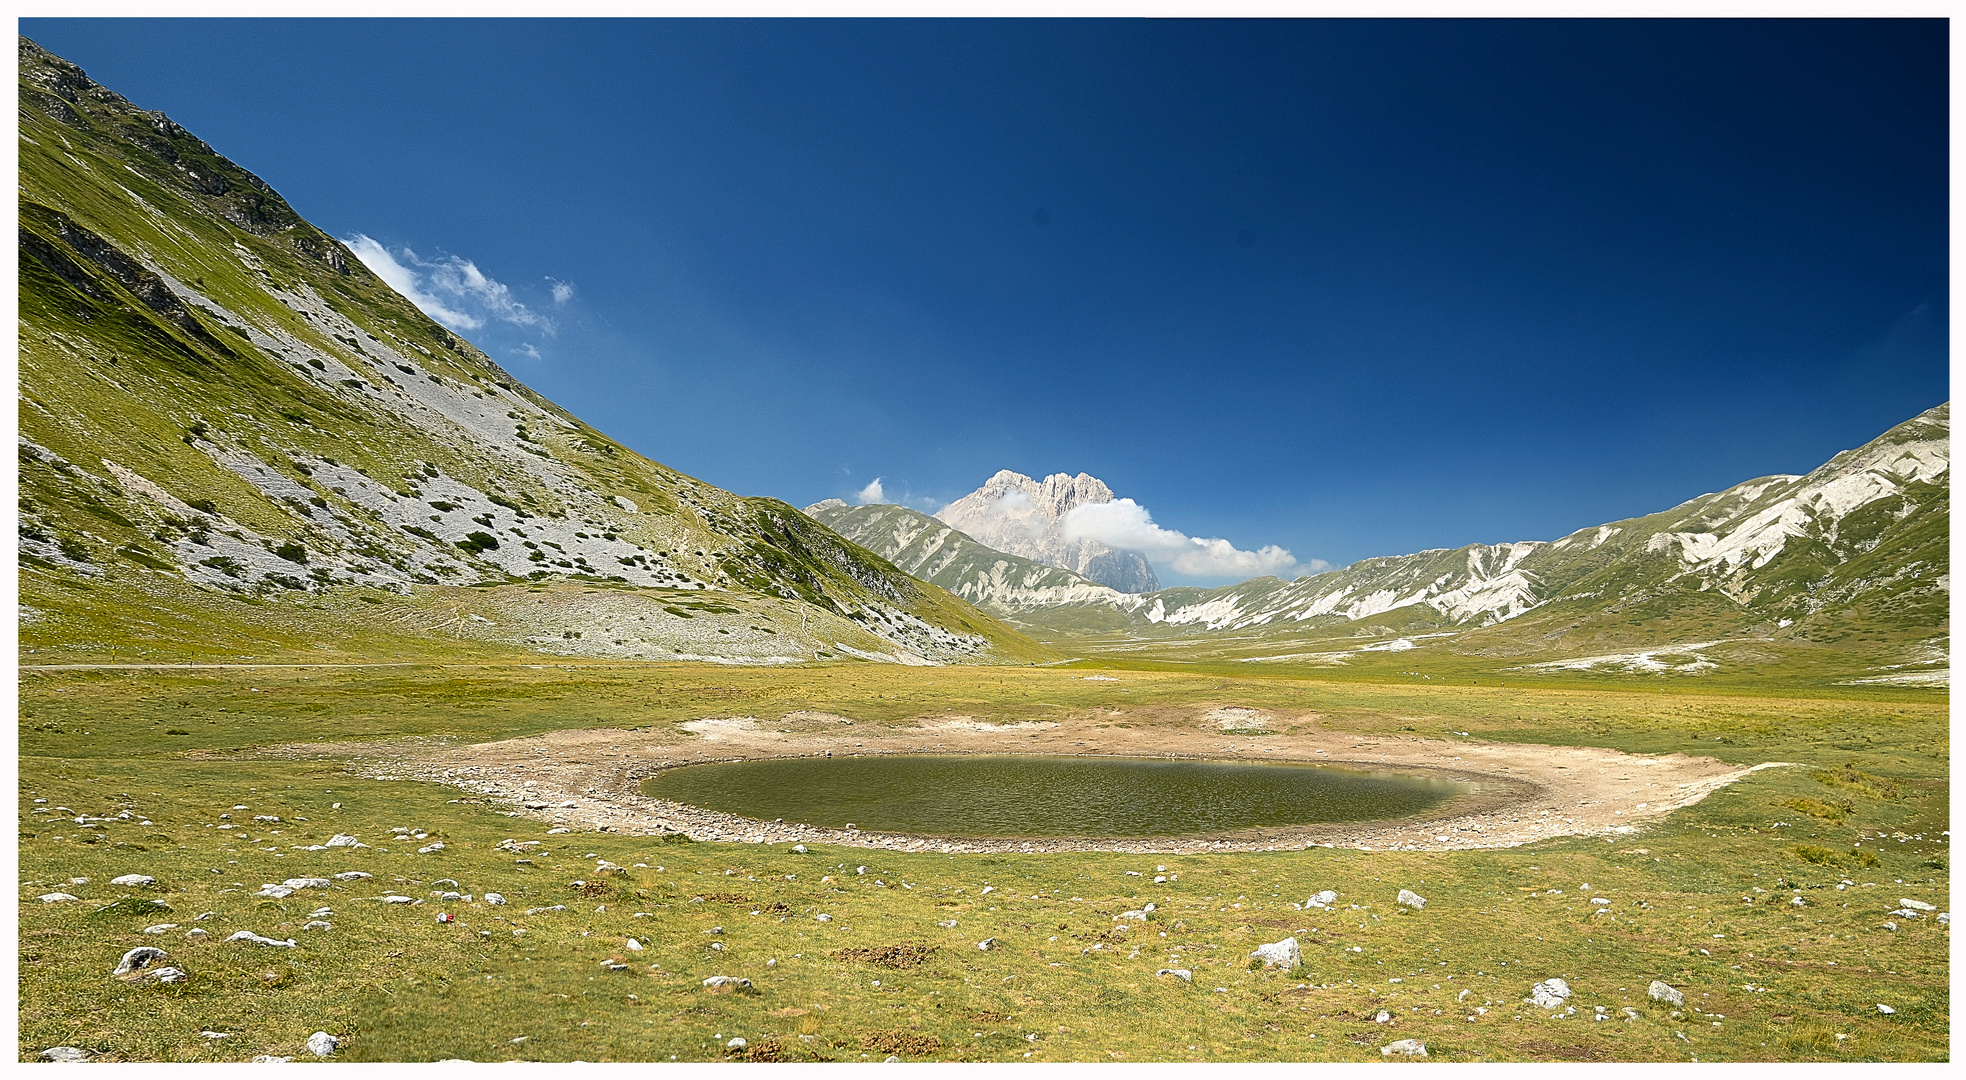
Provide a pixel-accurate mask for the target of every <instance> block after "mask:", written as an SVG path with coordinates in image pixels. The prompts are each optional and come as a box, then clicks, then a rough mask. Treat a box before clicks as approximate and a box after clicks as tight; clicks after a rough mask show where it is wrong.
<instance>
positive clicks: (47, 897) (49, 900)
mask: <svg viewBox="0 0 1966 1080" xmlns="http://www.w3.org/2000/svg"><path fill="white" fill-rule="evenodd" d="M35 899H36V900H39V901H41V902H42V903H44V904H65V903H67V902H69V901H70V900H76V899H80V898H79V897H77V896H73V895H71V894H69V893H65V892H51V893H42V894H41V895H39V896H37V897H35Z"/></svg>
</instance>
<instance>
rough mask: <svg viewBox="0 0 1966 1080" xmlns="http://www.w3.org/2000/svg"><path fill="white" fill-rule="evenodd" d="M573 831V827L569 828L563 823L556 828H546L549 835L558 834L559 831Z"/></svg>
mask: <svg viewBox="0 0 1966 1080" xmlns="http://www.w3.org/2000/svg"><path fill="white" fill-rule="evenodd" d="M572 831H573V830H572V829H569V828H567V827H566V826H565V825H562V826H560V827H558V828H556V829H548V830H546V835H548V836H553V835H556V834H558V833H569V832H572Z"/></svg>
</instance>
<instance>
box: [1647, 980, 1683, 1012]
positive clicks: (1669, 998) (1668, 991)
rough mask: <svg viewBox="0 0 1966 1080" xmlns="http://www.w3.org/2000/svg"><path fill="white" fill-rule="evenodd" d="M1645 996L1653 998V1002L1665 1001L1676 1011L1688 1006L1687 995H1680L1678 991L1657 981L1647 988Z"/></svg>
mask: <svg viewBox="0 0 1966 1080" xmlns="http://www.w3.org/2000/svg"><path fill="white" fill-rule="evenodd" d="M1645 996H1646V997H1649V998H1651V999H1652V1000H1653V1001H1663V1002H1665V1003H1666V1004H1668V1005H1671V1006H1672V1007H1673V1008H1675V1009H1677V1008H1679V1007H1681V1006H1683V1005H1685V1004H1686V995H1685V994H1682V993H1680V992H1679V991H1678V990H1676V989H1674V988H1672V987H1670V986H1667V985H1666V984H1665V983H1662V982H1660V981H1659V980H1657V979H1653V980H1652V985H1651V986H1648V987H1646V988H1645Z"/></svg>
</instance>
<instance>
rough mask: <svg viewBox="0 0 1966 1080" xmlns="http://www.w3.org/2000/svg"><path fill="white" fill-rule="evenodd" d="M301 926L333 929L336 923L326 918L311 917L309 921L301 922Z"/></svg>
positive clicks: (313, 928)
mask: <svg viewBox="0 0 1966 1080" xmlns="http://www.w3.org/2000/svg"><path fill="white" fill-rule="evenodd" d="M300 928H301V929H302V930H333V929H334V924H333V923H331V922H329V921H327V920H326V919H310V920H308V921H307V922H304V923H301V924H300Z"/></svg>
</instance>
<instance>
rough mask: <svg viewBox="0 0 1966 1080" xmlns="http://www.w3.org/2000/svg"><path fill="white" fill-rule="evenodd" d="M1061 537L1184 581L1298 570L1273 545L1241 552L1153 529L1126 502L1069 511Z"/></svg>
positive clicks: (1143, 512)
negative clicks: (1141, 561)
mask: <svg viewBox="0 0 1966 1080" xmlns="http://www.w3.org/2000/svg"><path fill="white" fill-rule="evenodd" d="M1065 538H1066V539H1068V540H1097V541H1099V542H1100V543H1102V544H1104V545H1106V546H1107V547H1110V548H1117V549H1119V550H1122V551H1137V552H1139V553H1141V554H1142V555H1145V556H1146V557H1147V561H1148V562H1152V563H1156V564H1159V565H1162V566H1165V567H1168V568H1169V569H1171V570H1173V571H1174V572H1175V573H1177V574H1185V575H1187V576H1189V577H1199V578H1212V577H1243V578H1248V577H1255V576H1257V575H1260V574H1282V573H1284V572H1286V571H1289V570H1293V569H1296V568H1297V567H1298V566H1299V563H1298V562H1297V558H1296V556H1294V555H1292V554H1290V552H1288V551H1286V550H1284V549H1283V548H1280V547H1278V546H1276V545H1275V544H1267V545H1265V546H1263V547H1260V548H1258V549H1256V550H1255V551H1243V550H1241V549H1240V548H1237V547H1236V546H1235V545H1234V544H1231V543H1229V542H1228V541H1227V540H1221V539H1215V538H1203V537H1197V536H1189V535H1187V534H1186V533H1181V532H1176V531H1175V530H1173V529H1163V528H1161V527H1160V526H1159V525H1156V524H1154V518H1153V515H1152V514H1149V513H1148V512H1147V508H1146V507H1144V506H1141V505H1140V504H1139V503H1136V502H1134V501H1133V500H1132V499H1116V500H1114V501H1112V502H1108V503H1087V504H1085V505H1083V506H1076V507H1073V508H1072V509H1071V511H1070V512H1068V513H1067V514H1066V515H1065ZM1320 563H1322V560H1315V561H1313V562H1312V563H1311V564H1310V566H1311V567H1318V566H1319V564H1320ZM1326 568H1328V567H1326Z"/></svg>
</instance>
